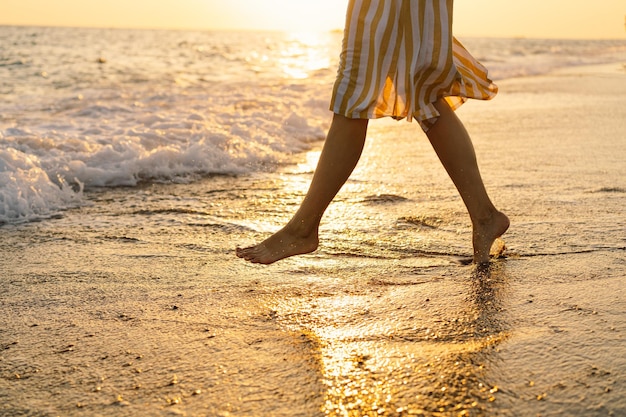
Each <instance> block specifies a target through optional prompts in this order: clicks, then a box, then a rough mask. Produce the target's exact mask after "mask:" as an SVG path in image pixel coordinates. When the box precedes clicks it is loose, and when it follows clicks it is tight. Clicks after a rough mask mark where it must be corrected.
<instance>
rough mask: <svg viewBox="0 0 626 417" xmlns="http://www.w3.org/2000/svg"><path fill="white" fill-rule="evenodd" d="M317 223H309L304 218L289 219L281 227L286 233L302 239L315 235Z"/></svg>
mask: <svg viewBox="0 0 626 417" xmlns="http://www.w3.org/2000/svg"><path fill="white" fill-rule="evenodd" d="M318 227H319V223H312V224H311V223H310V222H306V221H304V220H296V219H291V220H290V221H289V222H288V223H287V224H286V225H285V227H284V228H283V230H285V231H286V232H287V233H289V234H290V235H292V236H296V237H299V238H302V239H307V238H310V237H313V236H317V231H318Z"/></svg>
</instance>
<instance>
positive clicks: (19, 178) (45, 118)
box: [0, 26, 626, 223]
mask: <svg viewBox="0 0 626 417" xmlns="http://www.w3.org/2000/svg"><path fill="white" fill-rule="evenodd" d="M0 40H1V42H0V95H1V96H2V100H1V101H0V223H20V222H28V221H32V220H38V219H45V218H48V217H54V216H57V215H59V213H61V211H62V210H63V209H66V208H68V207H75V206H77V205H81V204H84V203H85V201H86V200H88V199H89V198H88V197H87V198H85V196H84V194H83V193H84V190H93V189H94V188H95V187H113V186H134V185H137V184H140V183H143V182H150V181H152V182H154V181H158V182H171V181H173V182H189V181H194V180H197V179H198V178H202V177H206V176H208V175H215V174H242V173H250V172H257V171H260V170H275V169H276V167H277V166H280V165H281V164H286V163H287V164H288V163H290V162H293V161H294V160H293V159H292V158H291V155H293V154H297V153H299V152H302V151H304V150H306V149H309V148H310V147H311V144H312V143H315V142H317V141H319V140H321V139H322V138H323V137H324V134H325V129H326V127H327V126H328V120H329V112H328V110H327V108H328V102H329V94H330V90H331V88H332V83H333V80H334V76H335V72H336V67H337V61H338V56H339V52H340V43H341V34H340V33H336V32H331V33H299V34H298V33H268V32H263V33H255V32H211V31H205V32H192V31H166V30H121V29H75V28H50V27H10V26H4V27H0ZM461 40H462V41H463V42H465V43H466V46H467V47H468V48H469V50H470V51H471V52H472V53H473V54H474V55H475V56H476V57H477V58H478V59H479V60H481V61H482V62H483V63H484V64H485V65H486V66H487V67H488V68H489V69H490V75H491V77H492V78H493V79H494V80H496V81H498V80H503V79H507V78H511V77H522V76H531V75H538V74H542V73H546V72H549V71H551V70H554V69H556V68H561V67H568V66H577V65H586V64H597V63H605V62H616V61H619V60H621V59H623V57H624V56H625V55H626V45H625V43H624V41H623V40H613V41H612V40H599V41H598V40H596V41H590V40H542V39H491V38H489V39H487V38H468V39H463V38H461Z"/></svg>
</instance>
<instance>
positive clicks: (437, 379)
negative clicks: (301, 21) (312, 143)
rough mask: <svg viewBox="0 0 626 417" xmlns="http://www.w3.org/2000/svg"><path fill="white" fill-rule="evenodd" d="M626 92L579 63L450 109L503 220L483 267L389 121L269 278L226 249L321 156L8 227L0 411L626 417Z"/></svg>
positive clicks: (122, 192) (408, 131)
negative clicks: (313, 247)
mask: <svg viewBox="0 0 626 417" xmlns="http://www.w3.org/2000/svg"><path fill="white" fill-rule="evenodd" d="M625 81H626V71H625V69H624V67H623V66H622V65H621V64H612V65H604V66H592V67H574V68H568V69H566V70H561V71H558V72H553V73H550V74H548V75H542V76H536V77H526V78H512V79H508V80H505V81H502V82H499V83H498V84H499V87H500V94H499V95H498V97H497V98H496V99H495V100H493V101H492V102H488V103H483V102H470V103H467V104H465V105H464V106H463V107H462V108H461V109H459V110H458V114H459V116H460V117H461V119H462V120H463V121H464V122H465V124H466V126H467V128H468V130H469V132H470V134H471V136H472V138H473V140H474V144H475V147H476V151H477V155H478V160H479V165H480V167H481V171H482V173H483V178H484V180H485V184H486V186H487V189H488V191H489V192H490V194H491V196H492V198H493V200H494V202H495V204H496V206H498V207H499V208H500V209H501V210H503V211H504V212H506V213H507V214H508V215H509V217H510V218H511V221H512V225H511V228H510V230H509V232H508V233H507V234H506V235H505V236H504V243H503V244H502V243H501V242H500V245H501V246H500V247H499V249H500V250H499V252H501V254H500V257H499V258H498V259H495V260H494V261H493V262H492V265H491V267H490V269H489V270H488V271H479V270H476V269H475V268H474V267H473V266H472V265H468V264H467V260H468V259H469V258H470V255H471V246H470V233H471V230H470V224H469V219H468V218H467V214H466V213H465V210H464V207H463V205H462V202H461V201H460V199H459V197H458V196H457V194H456V191H455V190H454V188H453V186H452V184H451V182H450V180H449V178H448V177H447V176H446V174H445V171H444V170H443V168H442V167H441V165H440V164H439V163H438V161H437V159H436V156H435V154H434V152H433V151H432V149H431V148H430V145H429V143H428V141H427V139H426V138H425V136H424V135H423V134H422V133H421V131H420V130H419V127H418V126H417V125H416V124H409V123H405V122H399V123H398V122H393V121H390V120H381V121H374V122H372V123H371V125H370V132H369V137H368V142H367V144H366V149H365V152H364V155H363V159H362V160H361V163H360V164H359V166H358V167H357V170H356V171H355V173H354V175H353V177H352V178H351V180H350V181H349V182H348V183H347V184H346V186H345V188H344V189H343V190H342V191H341V193H340V194H339V195H338V197H337V199H336V201H335V202H334V203H333V204H332V205H331V206H330V208H329V211H328V213H327V215H326V217H325V218H324V221H323V224H322V230H321V239H322V243H321V246H320V248H319V250H318V251H317V252H315V253H313V254H310V255H305V256H301V257H296V258H291V259H287V260H284V261H281V262H279V263H277V264H274V265H271V266H258V265H250V264H247V263H245V262H244V261H242V260H240V259H238V258H236V257H235V255H234V249H235V247H236V246H237V245H247V244H250V243H253V242H256V241H258V240H259V239H263V238H264V237H266V236H267V235H268V233H270V232H272V231H275V230H277V229H278V228H279V227H280V226H281V225H282V224H283V223H284V222H285V221H286V220H287V219H288V218H289V216H290V215H291V214H292V213H293V212H294V210H295V209H296V208H297V205H298V204H299V202H300V200H301V198H302V196H303V195H304V193H305V192H306V188H307V186H308V183H309V181H310V177H311V174H312V171H313V168H314V166H315V162H316V159H317V156H318V155H319V146H317V147H316V148H315V149H313V150H311V151H310V152H306V153H302V154H301V155H300V156H299V157H298V159H299V163H298V164H295V165H294V164H287V165H285V166H283V167H281V169H280V170H279V171H278V172H274V171H270V172H260V173H259V172H257V173H254V174H250V175H240V176H228V175H222V176H215V177H211V178H205V179H203V180H201V181H197V182H193V183H189V184H153V183H147V184H144V185H141V186H138V187H133V188H124V187H119V188H108V189H95V190H92V191H88V192H85V200H86V202H87V204H85V205H83V206H81V207H78V208H75V209H71V210H68V211H66V212H64V213H63V214H62V215H61V216H58V218H53V219H49V220H45V221H42V222H33V223H26V224H21V225H20V224H18V225H5V226H3V227H2V228H0V235H1V236H2V239H1V240H0V274H1V278H0V300H1V303H0V317H1V318H0V323H1V325H0V415H2V416H83V415H84V416H105V415H106V416H138V415H141V416H144V415H145V416H169V415H173V416H323V415H326V416H412V415H417V416H419V415H422V416H566V415H567V416H574V415H576V416H623V415H626V343H625V341H626V337H625V332H626V315H625V314H624V312H625V311H626V291H625V289H624V288H625V287H624V279H625V276H626V256H625V253H626V165H625V164H624V161H626V82H625ZM502 245H505V246H506V248H504V247H503V246H502Z"/></svg>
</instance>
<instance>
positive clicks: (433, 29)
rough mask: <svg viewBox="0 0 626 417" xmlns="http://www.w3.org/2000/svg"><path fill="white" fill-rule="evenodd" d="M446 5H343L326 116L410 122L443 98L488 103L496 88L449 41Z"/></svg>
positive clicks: (431, 112)
mask: <svg viewBox="0 0 626 417" xmlns="http://www.w3.org/2000/svg"><path fill="white" fill-rule="evenodd" d="M452 9H453V0H350V2H349V5H348V12H347V16H346V26H345V30H344V38H343V46H342V52H341V57H340V63H339V69H338V72H337V79H336V81H335V85H334V88H333V95H332V99H331V105H330V109H331V110H332V111H333V112H334V113H337V114H341V115H343V116H346V117H348V118H353V119H375V118H380V117H386V116H389V117H393V118H395V119H403V118H406V119H407V120H408V121H411V120H412V119H415V120H417V121H418V122H419V123H420V125H421V126H422V129H424V131H427V130H428V128H430V127H431V126H432V125H433V124H434V123H435V121H436V120H437V117H438V116H439V112H438V111H437V110H436V109H435V106H434V103H435V102H436V101H437V100H438V99H440V98H445V100H446V101H447V102H448V104H449V105H450V106H451V107H452V108H453V109H456V108H457V107H459V106H460V105H461V104H462V103H463V102H465V101H466V100H467V99H468V98H474V99H480V100H489V99H491V98H493V97H494V96H495V95H496V93H497V91H498V88H497V86H496V85H495V84H493V82H492V81H491V80H490V79H489V78H488V76H487V69H486V68H485V67H484V66H483V65H482V64H480V63H479V62H478V61H477V60H476V59H474V57H472V55H470V53H469V52H468V51H467V50H466V49H465V48H464V47H463V45H461V43H460V42H459V41H458V40H457V39H455V38H454V37H453V36H452Z"/></svg>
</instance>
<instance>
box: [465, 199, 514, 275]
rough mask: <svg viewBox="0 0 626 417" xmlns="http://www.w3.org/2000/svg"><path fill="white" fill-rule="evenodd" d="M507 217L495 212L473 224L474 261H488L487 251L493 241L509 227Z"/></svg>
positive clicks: (479, 262) (477, 262) (481, 262)
mask: <svg viewBox="0 0 626 417" xmlns="http://www.w3.org/2000/svg"><path fill="white" fill-rule="evenodd" d="M509 225H510V222H509V218H508V217H507V216H506V215H505V214H504V213H502V212H499V211H497V212H495V213H494V214H493V215H492V216H491V217H490V218H488V219H486V220H484V221H480V222H477V223H476V224H474V229H473V233H472V243H473V244H474V263H476V264H477V265H481V264H486V263H488V262H489V251H490V249H491V245H493V242H494V241H495V240H496V239H497V238H499V237H500V236H502V235H503V234H504V232H506V231H507V229H508V228H509Z"/></svg>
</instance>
